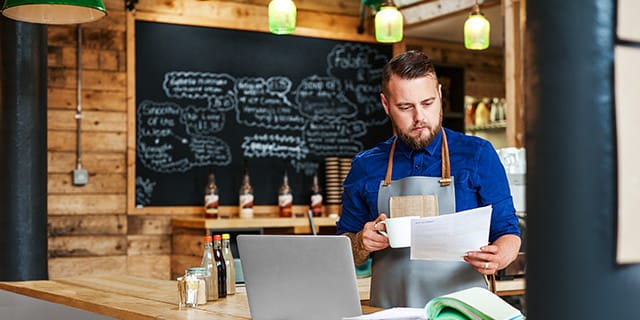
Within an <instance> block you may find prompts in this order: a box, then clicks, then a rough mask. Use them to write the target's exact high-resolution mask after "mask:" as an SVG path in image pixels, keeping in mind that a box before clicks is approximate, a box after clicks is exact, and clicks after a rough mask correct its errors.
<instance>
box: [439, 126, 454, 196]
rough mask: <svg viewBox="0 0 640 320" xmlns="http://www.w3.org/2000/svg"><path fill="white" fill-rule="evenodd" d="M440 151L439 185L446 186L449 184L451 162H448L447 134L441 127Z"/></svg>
mask: <svg viewBox="0 0 640 320" xmlns="http://www.w3.org/2000/svg"><path fill="white" fill-rule="evenodd" d="M440 146H441V147H440V149H441V153H442V178H440V186H441V187H446V186H448V185H450V184H451V164H450V163H449V144H448V143H447V134H446V133H444V128H442V143H441V144H440Z"/></svg>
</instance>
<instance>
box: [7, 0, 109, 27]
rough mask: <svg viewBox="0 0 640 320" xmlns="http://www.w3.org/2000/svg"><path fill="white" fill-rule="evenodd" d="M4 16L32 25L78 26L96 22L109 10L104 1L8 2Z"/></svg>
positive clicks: (50, 0) (45, 0) (42, 0)
mask: <svg viewBox="0 0 640 320" xmlns="http://www.w3.org/2000/svg"><path fill="white" fill-rule="evenodd" d="M2 14H3V15H4V16H6V17H8V18H11V19H14V20H18V21H24V22H31V23H43V24H78V23H85V22H92V21H96V20H98V19H100V18H102V17H104V16H105V15H107V10H106V9H105V7H104V3H103V2H102V0H6V1H5V2H4V7H3V8H2Z"/></svg>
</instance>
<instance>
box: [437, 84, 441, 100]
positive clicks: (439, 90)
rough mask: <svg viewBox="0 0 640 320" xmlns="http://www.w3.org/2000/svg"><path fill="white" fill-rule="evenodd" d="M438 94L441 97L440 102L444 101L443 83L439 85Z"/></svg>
mask: <svg viewBox="0 0 640 320" xmlns="http://www.w3.org/2000/svg"><path fill="white" fill-rule="evenodd" d="M438 94H439V95H440V100H442V83H438Z"/></svg>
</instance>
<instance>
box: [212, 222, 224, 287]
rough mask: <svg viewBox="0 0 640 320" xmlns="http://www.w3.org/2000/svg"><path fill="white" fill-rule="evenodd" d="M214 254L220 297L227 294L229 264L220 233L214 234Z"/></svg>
mask: <svg viewBox="0 0 640 320" xmlns="http://www.w3.org/2000/svg"><path fill="white" fill-rule="evenodd" d="M213 256H214V258H215V261H216V266H217V267H218V298H225V297H226V296H227V266H226V263H225V262H224V256H223V255H222V237H221V236H220V235H219V234H216V235H214V236H213Z"/></svg>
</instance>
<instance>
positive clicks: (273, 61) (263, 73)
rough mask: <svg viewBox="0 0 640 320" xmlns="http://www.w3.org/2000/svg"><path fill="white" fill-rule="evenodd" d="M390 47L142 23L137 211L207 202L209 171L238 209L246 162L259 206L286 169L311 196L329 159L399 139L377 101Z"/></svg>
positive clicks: (138, 37) (299, 195)
mask: <svg viewBox="0 0 640 320" xmlns="http://www.w3.org/2000/svg"><path fill="white" fill-rule="evenodd" d="M391 54H392V47H391V46H390V45H383V44H377V43H361V42H348V41H339V40H330V39H319V38H310V37H301V36H278V35H272V34H268V33H262V32H251V31H238V30H227V29H217V28H209V27H198V26H185V25H174V24H165V23H158V22H147V21H136V23H135V66H136V67H135V69H136V70H135V72H136V76H135V85H136V99H135V100H136V102H135V103H136V165H135V169H136V186H135V188H136V189H135V190H136V199H135V203H136V206H137V207H144V206H200V205H202V202H203V192H204V186H205V184H206V180H207V175H208V173H209V172H211V171H212V172H214V173H215V175H216V182H217V185H218V187H219V190H220V191H219V193H220V204H221V205H229V206H231V205H237V202H238V190H239V188H240V183H241V180H242V173H243V166H244V163H247V166H248V169H249V173H250V177H251V184H252V185H253V187H254V190H255V204H257V205H275V204H276V203H277V193H278V188H279V186H280V185H281V184H282V177H283V173H284V172H285V170H286V172H287V174H288V176H289V182H290V185H291V187H292V189H293V192H294V203H295V204H307V202H308V192H309V191H308V190H309V189H310V185H311V180H312V176H313V174H314V173H318V174H319V178H320V182H321V186H322V183H323V181H324V179H323V173H324V159H325V157H335V156H338V157H352V156H353V155H355V154H356V153H357V152H359V151H361V150H364V149H365V148H370V147H372V146H374V145H375V144H376V143H378V142H380V141H382V140H384V139H386V138H388V137H389V136H390V135H391V126H390V124H389V121H388V119H387V117H386V115H385V113H384V110H383V108H382V105H381V104H380V98H379V92H380V77H381V72H382V67H383V66H384V64H385V63H386V62H387V61H388V60H389V59H390V57H391Z"/></svg>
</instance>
